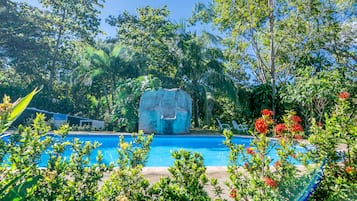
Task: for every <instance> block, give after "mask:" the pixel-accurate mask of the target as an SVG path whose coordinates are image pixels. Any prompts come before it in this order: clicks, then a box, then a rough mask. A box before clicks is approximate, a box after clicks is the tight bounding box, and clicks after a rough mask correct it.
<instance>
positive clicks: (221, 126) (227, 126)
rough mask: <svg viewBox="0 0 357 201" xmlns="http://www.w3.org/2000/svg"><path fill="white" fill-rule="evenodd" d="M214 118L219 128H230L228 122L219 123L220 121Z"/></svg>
mask: <svg viewBox="0 0 357 201" xmlns="http://www.w3.org/2000/svg"><path fill="white" fill-rule="evenodd" d="M216 120H217V122H218V126H219V130H224V129H227V130H231V129H232V128H231V126H230V125H229V124H225V123H221V121H220V120H219V119H218V118H216Z"/></svg>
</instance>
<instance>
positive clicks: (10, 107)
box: [0, 89, 40, 200]
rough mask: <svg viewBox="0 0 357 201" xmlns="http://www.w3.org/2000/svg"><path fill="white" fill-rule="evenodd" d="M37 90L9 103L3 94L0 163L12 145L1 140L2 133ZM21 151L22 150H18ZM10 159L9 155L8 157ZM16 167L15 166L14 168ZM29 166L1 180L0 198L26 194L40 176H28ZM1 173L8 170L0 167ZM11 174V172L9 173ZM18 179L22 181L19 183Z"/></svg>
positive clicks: (20, 196) (12, 198) (5, 198)
mask: <svg viewBox="0 0 357 201" xmlns="http://www.w3.org/2000/svg"><path fill="white" fill-rule="evenodd" d="M38 92H39V90H37V89H34V90H33V91H32V92H31V93H30V94H28V95H27V96H26V97H24V98H20V99H18V100H17V101H16V102H14V103H11V100H10V97H8V96H6V95H5V96H4V99H3V102H2V103H1V104H0V135H2V136H0V138H1V139H0V163H3V162H4V161H3V160H4V156H5V155H6V154H8V153H12V151H11V150H12V149H13V148H12V146H11V145H8V144H6V143H5V142H4V141H3V140H2V137H3V133H4V132H5V131H6V130H7V129H8V128H9V127H10V125H11V124H12V122H14V121H15V120H16V118H17V117H19V116H20V115H21V113H22V112H23V111H24V110H25V109H26V107H27V105H28V104H29V103H30V102H31V100H32V98H33V96H34V95H35V94H37V93H38ZM20 153H22V152H20ZM9 158H10V160H11V156H10V157H9ZM16 168H17V167H15V170H16ZM30 168H31V166H25V167H23V168H19V170H22V172H20V173H17V174H16V175H14V176H13V177H10V178H8V179H7V180H4V181H2V182H1V188H0V198H1V199H4V200H14V199H24V198H26V196H27V189H28V188H30V187H31V186H32V185H34V184H35V183H37V181H38V180H39V179H40V176H34V177H32V176H29V175H28V173H29V171H30ZM0 169H1V171H0V172H1V173H2V174H3V173H4V172H6V173H9V172H10V171H8V170H6V168H5V169H4V167H0ZM10 175H11V174H10ZM19 181H23V182H22V183H21V184H19Z"/></svg>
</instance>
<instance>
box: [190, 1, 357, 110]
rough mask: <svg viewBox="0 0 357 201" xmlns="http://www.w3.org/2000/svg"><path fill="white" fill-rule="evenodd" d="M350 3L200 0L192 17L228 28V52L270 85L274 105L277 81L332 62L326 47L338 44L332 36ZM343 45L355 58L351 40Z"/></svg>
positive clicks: (353, 15) (336, 31)
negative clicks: (206, 2)
mask: <svg viewBox="0 0 357 201" xmlns="http://www.w3.org/2000/svg"><path fill="white" fill-rule="evenodd" d="M350 4H351V2H350V1H347V0H346V1H324V2H321V1H318V0H312V1H289V2H286V1H279V0H275V1H274V0H268V1H253V0H247V1H242V0H235V1H230V0H215V1H213V3H212V4H211V5H209V6H208V7H206V6H204V5H203V4H198V6H197V10H196V14H195V15H194V16H193V18H192V19H193V22H194V21H195V20H197V19H200V20H203V21H204V22H213V23H214V24H216V25H217V26H218V27H219V28H220V30H221V31H224V32H225V33H226V35H227V38H226V44H225V45H226V46H227V47H228V48H227V52H226V53H227V55H228V58H230V59H233V61H235V62H236V63H238V64H239V66H240V67H243V68H248V69H250V71H251V73H252V74H253V75H254V76H255V78H256V80H257V81H258V82H259V83H260V84H267V83H269V84H270V85H271V87H272V101H271V102H272V109H273V110H274V111H275V107H276V106H275V105H276V96H277V92H276V85H277V84H279V83H281V82H287V81H291V80H292V78H294V76H295V75H296V70H297V69H299V68H305V67H306V66H315V68H316V69H317V70H318V69H319V68H321V67H323V66H325V65H326V64H331V63H332V64H336V62H335V61H334V60H335V59H334V58H333V57H334V55H333V54H331V53H330V52H326V51H324V49H325V48H326V47H336V46H334V45H331V42H334V41H336V40H337V41H339V34H338V33H340V27H341V25H342V24H344V23H345V22H347V21H348V20H349V19H353V17H355V12H353V9H354V8H355V7H354V6H351V5H350ZM341 5H344V6H341ZM348 5H350V6H348ZM349 13H352V17H351V16H347V15H349ZM353 13H354V14H353ZM350 15H351V14H350ZM345 45H346V46H345V47H347V49H348V50H349V51H350V52H349V53H348V54H347V57H346V51H345V52H344V54H345V57H344V58H348V59H349V60H353V53H352V54H351V50H353V49H354V50H355V48H352V49H351V47H353V46H352V45H353V43H349V44H345ZM345 49H346V48H345ZM335 50H336V48H335ZM336 51H337V52H338V50H336ZM336 51H335V52H336ZM331 52H333V51H331ZM352 52H353V51H352ZM341 56H342V53H341V54H340V57H341ZM352 63H353V61H352ZM349 65H351V62H349ZM328 66H331V65H328Z"/></svg>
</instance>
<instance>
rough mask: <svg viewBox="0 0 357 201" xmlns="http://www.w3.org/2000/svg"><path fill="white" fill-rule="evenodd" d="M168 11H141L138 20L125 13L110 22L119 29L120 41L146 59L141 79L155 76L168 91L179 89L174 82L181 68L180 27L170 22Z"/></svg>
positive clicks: (142, 67)
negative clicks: (179, 49) (177, 55)
mask: <svg viewBox="0 0 357 201" xmlns="http://www.w3.org/2000/svg"><path fill="white" fill-rule="evenodd" d="M169 14H170V11H169V10H168V9H167V7H166V6H165V7H163V8H151V7H149V6H147V7H144V8H139V9H137V16H135V15H131V14H129V13H128V12H123V13H122V14H120V15H118V16H117V17H114V16H110V17H109V19H107V22H108V23H109V24H110V25H112V26H116V27H117V30H118V35H117V40H118V41H119V42H120V43H123V44H124V45H126V46H128V47H130V48H131V49H133V50H135V51H136V52H138V53H139V54H140V55H143V56H142V57H141V58H142V59H141V60H140V72H141V75H148V74H155V75H157V76H158V78H159V79H160V80H162V81H163V86H164V87H176V86H177V83H176V81H175V79H174V77H175V75H176V71H177V69H176V67H177V65H178V61H177V57H176V42H177V40H176V37H177V34H176V30H177V25H175V24H174V23H172V22H170V21H169V20H168V16H169Z"/></svg>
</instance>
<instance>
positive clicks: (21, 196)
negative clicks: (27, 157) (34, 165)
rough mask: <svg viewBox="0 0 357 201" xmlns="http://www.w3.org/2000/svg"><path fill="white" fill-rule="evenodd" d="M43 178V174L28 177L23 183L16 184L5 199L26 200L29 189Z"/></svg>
mask: <svg viewBox="0 0 357 201" xmlns="http://www.w3.org/2000/svg"><path fill="white" fill-rule="evenodd" d="M41 178H42V176H41V175H37V176H34V177H30V178H28V179H27V180H26V181H24V182H23V183H22V184H20V185H17V186H15V187H14V188H13V189H11V190H10V191H9V193H8V194H7V195H5V197H4V198H3V200H25V198H26V193H27V189H28V188H31V187H32V186H34V185H35V184H36V183H37V181H38V180H40V179H41Z"/></svg>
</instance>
